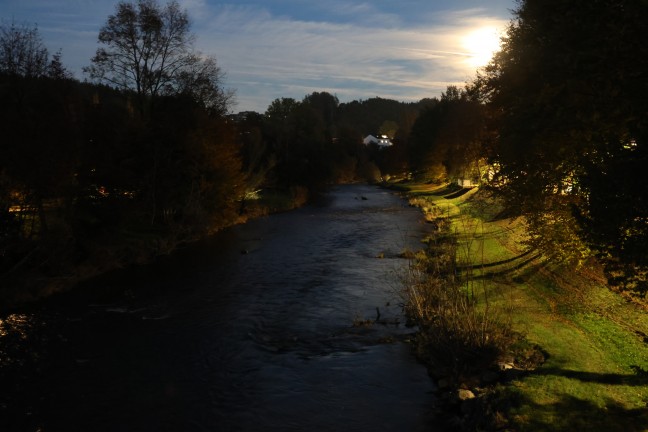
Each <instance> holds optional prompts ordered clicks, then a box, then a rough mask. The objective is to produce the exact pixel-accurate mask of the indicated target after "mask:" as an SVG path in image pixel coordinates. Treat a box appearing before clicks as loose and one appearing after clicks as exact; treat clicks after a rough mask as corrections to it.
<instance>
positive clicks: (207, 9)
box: [0, 0, 516, 113]
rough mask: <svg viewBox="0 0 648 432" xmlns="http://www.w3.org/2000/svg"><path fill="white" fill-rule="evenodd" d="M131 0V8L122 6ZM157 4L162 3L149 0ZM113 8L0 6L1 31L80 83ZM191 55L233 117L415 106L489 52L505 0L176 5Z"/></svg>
mask: <svg viewBox="0 0 648 432" xmlns="http://www.w3.org/2000/svg"><path fill="white" fill-rule="evenodd" d="M132 1H136V0H132ZM159 2H160V3H161V4H164V3H166V0H159ZM117 3H118V0H0V20H1V22H2V23H3V24H5V25H6V24H11V22H12V21H13V22H15V23H17V24H21V25H22V24H25V25H28V26H33V25H37V26H38V30H39V33H40V35H41V37H42V39H43V42H44V43H45V45H46V46H47V48H48V50H49V51H50V53H52V54H53V53H55V52H56V51H58V50H59V49H60V50H61V51H62V61H63V64H64V65H65V66H66V67H67V68H68V69H69V70H70V71H72V72H73V73H74V76H75V78H77V79H79V80H84V79H86V78H87V77H86V76H85V75H84V74H83V72H82V68H83V67H84V66H88V65H89V64H90V59H91V58H92V56H93V55H94V53H95V51H96V50H97V48H98V47H99V44H98V42H97V36H98V34H99V30H100V28H101V27H102V25H104V24H105V23H106V21H107V19H108V16H109V15H111V14H113V13H114V12H115V6H116V5H117ZM178 3H180V5H181V7H183V8H184V9H186V10H187V12H188V14H189V17H190V19H191V22H192V27H191V30H192V32H193V33H194V34H195V36H196V43H195V48H196V49H197V50H198V51H200V52H202V53H204V54H205V55H210V56H213V57H215V58H216V60H217V63H218V65H219V66H220V68H221V69H222V70H223V72H225V81H224V86H225V87H226V88H228V89H233V90H234V91H235V92H236V105H235V106H233V107H232V111H233V112H238V111H257V112H261V113H263V112H265V110H266V109H267V107H268V106H269V105H270V103H271V102H272V101H273V100H275V99H277V98H282V97H290V98H294V99H296V100H301V99H303V97H304V96H306V95H308V94H311V93H312V92H316V91H317V92H323V91H326V92H329V93H331V94H334V95H336V96H337V97H338V99H339V100H340V102H350V101H353V100H366V99H369V98H372V97H383V98H388V99H395V100H398V101H405V102H410V101H418V100H420V99H423V98H426V97H438V96H440V95H441V93H442V92H443V91H444V90H445V89H446V87H447V86H448V85H457V86H463V85H464V84H465V83H466V82H467V81H469V80H470V79H471V78H472V77H474V76H475V73H476V70H477V69H478V67H480V66H482V65H483V64H484V63H485V62H486V61H487V59H488V58H489V57H490V54H491V52H492V51H493V50H494V49H496V47H497V41H498V39H499V36H500V35H501V33H502V32H503V31H504V29H505V28H506V25H507V24H508V23H509V22H510V20H511V19H512V17H513V15H512V12H511V11H512V10H513V9H514V8H515V5H516V2H515V0H399V1H394V0H314V1H311V0H266V1H260V0H256V1H254V0H239V1H234V0H230V2H221V1H216V0H178Z"/></svg>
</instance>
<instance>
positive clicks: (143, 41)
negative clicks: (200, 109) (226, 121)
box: [84, 0, 228, 110]
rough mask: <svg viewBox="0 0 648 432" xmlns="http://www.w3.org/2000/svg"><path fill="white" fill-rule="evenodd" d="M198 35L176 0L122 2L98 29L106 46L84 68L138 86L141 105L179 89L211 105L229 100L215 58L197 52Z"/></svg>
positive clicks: (100, 76) (97, 75)
mask: <svg viewBox="0 0 648 432" xmlns="http://www.w3.org/2000/svg"><path fill="white" fill-rule="evenodd" d="M194 40H195V37H194V35H193V34H192V33H191V32H190V21H189V17H188V15H187V12H186V11H183V10H181V9H180V6H179V5H178V3H177V2H176V1H175V0H173V1H171V2H170V3H168V4H167V5H166V6H164V7H162V6H160V5H159V4H158V3H157V2H156V1H155V0H138V1H137V3H136V4H134V3H127V2H120V3H118V4H117V7H116V12H115V14H114V15H110V16H109V17H108V21H107V23H106V24H105V25H104V26H103V27H102V28H101V30H100V32H99V38H98V41H99V43H100V44H101V45H103V46H102V47H100V48H99V49H97V52H96V54H95V56H94V57H93V58H92V65H91V66H89V67H86V68H84V71H85V72H86V73H88V74H89V75H90V77H91V78H92V79H95V80H98V81H100V82H103V83H106V84H109V85H113V86H115V87H117V88H120V89H122V90H132V91H135V92H136V93H137V94H138V96H139V98H140V104H141V105H140V109H142V110H144V107H145V105H146V103H147V101H149V100H150V99H151V98H154V97H155V96H159V95H169V94H181V93H183V94H190V95H192V96H193V97H195V98H197V99H198V100H199V101H200V102H202V103H204V104H205V105H206V106H208V107H213V106H216V105H218V104H223V103H225V104H226V105H227V102H228V100H227V97H225V96H227V93H226V92H223V91H221V90H220V83H221V79H222V73H221V71H220V69H219V68H218V67H217V66H216V61H215V60H214V59H212V58H209V57H208V58H206V59H205V58H203V57H201V56H200V55H199V54H198V53H195V52H194V50H193V43H194ZM206 90H209V91H208V92H206ZM223 97H225V99H223ZM214 98H215V99H214Z"/></svg>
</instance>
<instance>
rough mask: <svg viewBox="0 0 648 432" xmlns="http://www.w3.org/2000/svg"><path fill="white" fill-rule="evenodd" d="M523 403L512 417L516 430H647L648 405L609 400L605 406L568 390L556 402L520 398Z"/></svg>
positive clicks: (589, 431)
mask: <svg viewBox="0 0 648 432" xmlns="http://www.w3.org/2000/svg"><path fill="white" fill-rule="evenodd" d="M516 405H518V406H520V407H523V409H521V410H519V411H517V412H518V414H516V415H513V417H512V418H511V419H510V420H512V423H513V424H514V428H513V429H512V430H516V431H534V432H536V431H587V432H614V431H620V432H621V431H623V432H631V431H632V432H634V431H645V430H646V426H647V425H648V408H626V407H624V406H622V405H621V404H619V403H618V402H616V401H612V400H608V401H606V402H605V404H604V406H599V405H597V404H594V403H592V402H591V401H587V400H583V399H579V398H577V397H574V396H572V395H568V394H564V395H562V396H560V398H559V400H558V401H557V402H554V403H537V402H534V401H531V400H527V399H526V398H521V397H520V398H518V400H517V401H516Z"/></svg>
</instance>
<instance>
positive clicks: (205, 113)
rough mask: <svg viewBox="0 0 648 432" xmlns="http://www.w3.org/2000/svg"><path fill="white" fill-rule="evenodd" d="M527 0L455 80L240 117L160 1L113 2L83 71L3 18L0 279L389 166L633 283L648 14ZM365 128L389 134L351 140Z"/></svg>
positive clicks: (10, 280)
mask: <svg viewBox="0 0 648 432" xmlns="http://www.w3.org/2000/svg"><path fill="white" fill-rule="evenodd" d="M540 3H542V2H539V1H538V0H526V1H522V2H520V4H519V7H518V9H517V11H516V12H515V19H514V20H513V21H512V22H511V24H510V26H509V28H508V30H507V33H506V36H505V37H504V39H503V45H502V50H501V51H500V52H499V53H498V54H496V56H495V57H494V58H493V60H492V62H491V63H490V65H489V66H487V67H486V68H485V69H483V70H482V71H481V72H480V73H479V74H478V75H477V77H476V78H475V79H474V80H472V81H471V82H469V83H468V84H467V86H466V88H465V89H458V88H456V87H452V86H451V87H448V88H447V90H446V91H445V92H444V93H443V94H442V95H441V97H440V98H431V99H422V100H421V101H419V102H417V103H403V102H398V101H393V100H388V99H382V98H371V99H367V100H361V101H353V102H349V103H340V102H339V100H338V99H337V97H336V96H335V95H332V94H329V93H326V92H314V93H312V94H310V95H306V96H305V97H304V98H303V99H302V100H295V99H292V98H279V99H276V100H275V101H273V102H272V103H271V104H270V105H269V106H268V108H267V110H266V112H265V113H255V112H245V113H239V114H237V115H232V114H230V113H229V112H230V109H231V106H232V105H231V103H232V101H233V93H232V92H231V91H229V90H227V89H225V88H224V87H223V74H222V72H221V70H220V68H219V67H218V66H217V64H216V60H215V59H213V58H210V57H208V56H204V55H202V54H200V53H198V52H195V51H194V50H193V48H192V44H191V43H192V41H193V40H194V38H193V36H192V35H191V34H190V33H189V20H188V17H187V16H186V12H183V11H182V10H180V8H179V6H178V4H177V3H176V2H171V3H169V4H167V5H166V6H164V7H162V6H160V5H158V4H157V3H156V2H155V1H154V0H139V1H138V2H137V3H134V4H131V3H119V4H118V5H117V8H116V12H115V14H114V15H111V16H110V17H109V18H108V20H107V22H106V25H105V26H104V27H102V29H101V30H100V33H99V38H98V40H99V43H100V48H99V49H98V50H97V53H96V55H95V57H93V58H92V59H90V63H91V66H89V67H88V68H86V73H87V74H88V76H89V77H90V78H92V83H88V82H83V83H82V82H79V81H76V80H74V79H72V78H71V74H69V72H68V71H67V70H66V69H65V67H64V66H63V63H62V58H61V52H58V53H56V54H55V55H53V56H51V57H50V56H49V53H47V50H46V49H44V47H43V44H42V41H40V37H39V35H38V31H37V29H35V28H28V27H21V26H17V25H15V24H13V23H12V24H11V25H10V26H7V25H5V26H3V27H2V28H1V29H0V30H2V31H1V32H0V101H1V102H0V110H2V112H1V113H0V114H1V116H2V117H1V119H0V122H1V123H0V128H1V130H0V134H1V136H2V137H3V139H2V144H1V145H0V221H1V225H0V226H1V228H0V241H1V245H0V254H1V255H2V263H1V264H0V285H2V287H12V288H15V289H13V291H19V292H25V291H24V287H25V286H30V285H32V284H33V282H34V281H41V280H44V279H45V280H48V281H52V280H57V279H56V278H60V280H62V281H66V280H69V279H74V278H75V277H77V275H82V274H84V271H83V270H79V269H83V268H84V267H87V268H88V269H91V270H92V269H95V270H101V268H103V267H105V268H109V267H114V266H115V265H119V264H120V263H129V262H136V261H138V260H146V259H148V258H149V257H150V256H152V255H155V254H157V253H161V252H164V251H168V250H171V249H172V248H173V247H174V245H175V244H177V243H178V242H181V241H187V240H191V239H194V238H199V237H201V236H204V235H206V234H208V233H211V232H213V231H216V230H218V229H220V228H222V227H223V226H227V225H229V224H232V223H235V222H237V221H239V220H242V219H244V218H246V217H247V216H248V215H250V214H257V213H259V212H263V211H268V209H270V210H272V209H280V208H290V207H291V206H295V205H300V204H302V203H304V202H305V201H306V200H307V199H308V197H309V196H311V195H312V194H316V193H318V192H319V191H322V190H323V189H325V188H326V187H327V186H328V185H331V184H335V183H343V182H351V181H381V180H385V179H389V178H390V177H400V178H414V179H416V180H418V181H429V182H453V183H457V182H460V183H461V184H462V185H474V184H480V185H482V187H483V188H484V189H488V190H490V191H492V192H493V193H495V194H497V196H498V197H499V199H500V202H501V203H503V205H504V211H503V212H504V213H505V214H506V215H507V216H514V215H520V216H524V217H525V220H526V221H527V223H528V231H529V244H530V246H532V247H534V248H537V249H538V250H541V251H542V252H543V253H545V254H546V255H547V256H550V257H552V259H553V261H554V262H556V263H563V264H565V265H570V266H578V265H583V264H586V263H589V262H590V260H593V259H597V260H599V261H600V262H602V263H603V264H604V265H605V268H606V271H607V274H608V277H609V279H610V281H611V282H612V283H613V285H615V286H617V287H619V288H620V289H623V290H626V291H628V292H632V293H634V294H637V295H639V296H645V294H646V292H648V286H647V284H646V278H647V268H648V262H647V259H648V254H646V245H647V244H648V205H647V204H646V199H647V197H648V190H647V188H648V181H647V180H648V179H647V178H646V176H647V174H646V173H647V172H648V170H646V169H645V166H646V163H647V162H648V155H647V150H646V139H647V135H648V133H647V131H648V120H647V119H648V102H647V101H648V87H646V84H645V83H646V82H648V81H647V80H646V77H647V74H648V65H647V63H646V59H648V56H646V55H644V54H646V52H645V51H646V49H647V48H646V45H645V44H643V43H642V41H643V39H642V37H643V36H642V35H643V32H644V30H643V24H642V22H641V19H640V17H643V16H646V12H648V11H647V10H646V6H645V5H644V4H643V3H641V2H635V3H627V2H619V1H614V0H598V1H594V2H591V1H589V2H586V1H584V0H583V1H576V2H569V3H565V2H560V1H555V2H552V3H551V4H550V5H549V6H550V7H549V6H547V7H545V6H544V5H545V3H542V4H540ZM597 23H603V24H604V25H603V26H602V27H601V26H600V25H599V24H597ZM621 30H622V31H621ZM133 41H135V43H133ZM161 58H163V59H164V61H161V60H160V59H161ZM170 64H171V65H173V67H172V68H169V67H168V65H170ZM368 134H374V135H375V134H380V135H386V136H388V137H389V138H390V140H391V143H392V144H393V145H391V146H388V147H378V146H376V145H365V144H363V138H364V137H365V136H367V135H368ZM270 196H272V197H274V198H276V197H278V196H283V197H287V198H288V202H284V203H283V204H278V203H277V202H276V201H275V202H272V203H271V202H269V201H267V198H268V197H270ZM264 198H265V199H266V201H264ZM261 203H265V204H261ZM85 273H87V272H85ZM66 278H68V279H66ZM62 283H65V282H62ZM36 285H38V284H36ZM0 292H2V291H0Z"/></svg>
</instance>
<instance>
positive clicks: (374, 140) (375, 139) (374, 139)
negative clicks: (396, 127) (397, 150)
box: [362, 135, 394, 148]
mask: <svg viewBox="0 0 648 432" xmlns="http://www.w3.org/2000/svg"><path fill="white" fill-rule="evenodd" d="M362 142H363V143H364V145H369V144H376V145H377V146H378V147H380V148H383V147H390V146H392V145H394V144H393V143H392V142H391V140H390V139H389V137H388V136H387V135H378V136H374V135H367V136H366V137H365V139H363V140H362Z"/></svg>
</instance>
